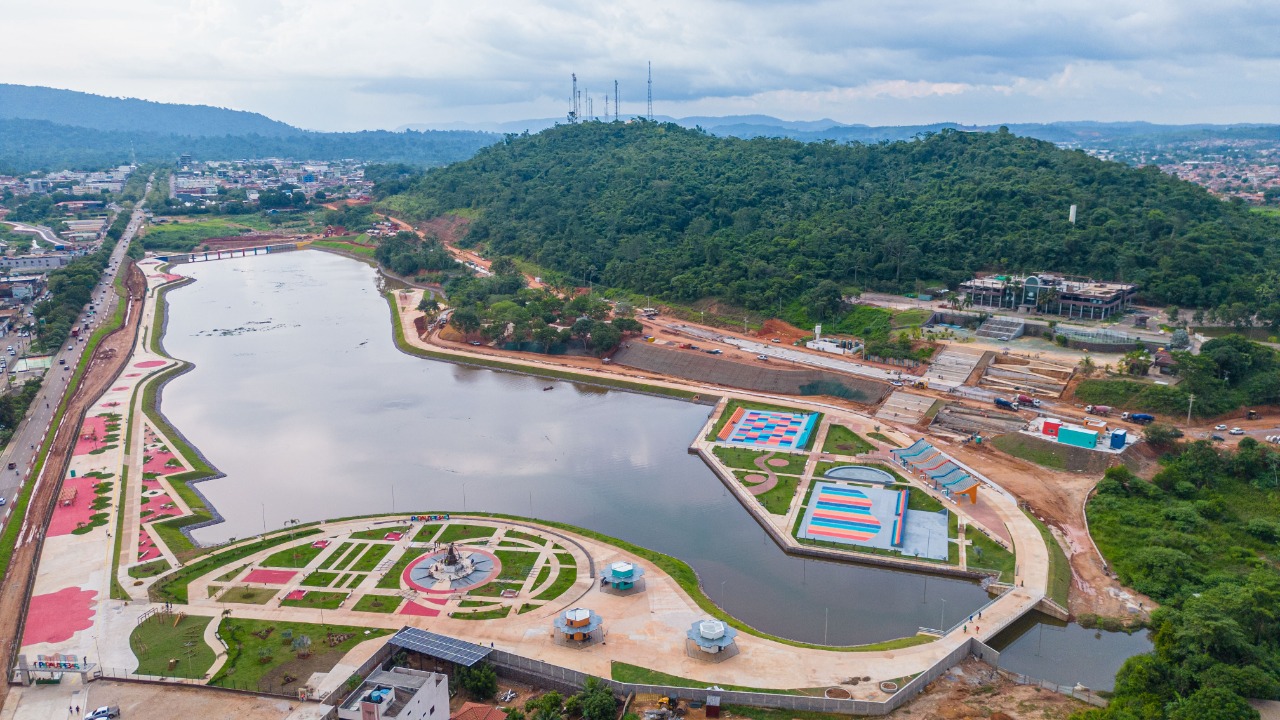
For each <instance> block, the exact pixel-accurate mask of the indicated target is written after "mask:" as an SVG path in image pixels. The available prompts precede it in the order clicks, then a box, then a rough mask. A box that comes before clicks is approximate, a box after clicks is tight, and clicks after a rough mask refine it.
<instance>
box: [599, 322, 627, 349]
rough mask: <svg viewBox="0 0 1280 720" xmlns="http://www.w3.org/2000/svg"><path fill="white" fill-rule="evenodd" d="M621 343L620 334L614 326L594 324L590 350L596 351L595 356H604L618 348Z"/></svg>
mask: <svg viewBox="0 0 1280 720" xmlns="http://www.w3.org/2000/svg"><path fill="white" fill-rule="evenodd" d="M621 342H622V332H621V331H619V330H618V328H617V327H616V326H615V325H612V324H610V323H595V324H594V326H593V327H592V329H591V348H592V349H593V350H595V351H596V354H597V355H604V354H605V353H607V352H609V351H610V350H613V349H614V348H616V347H618V344H619V343H621Z"/></svg>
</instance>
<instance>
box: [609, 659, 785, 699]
mask: <svg viewBox="0 0 1280 720" xmlns="http://www.w3.org/2000/svg"><path fill="white" fill-rule="evenodd" d="M609 677H610V678H611V679H613V680H617V681H618V682H624V683H632V684H634V685H666V686H667V687H687V688H705V687H710V686H712V685H715V686H716V687H719V688H722V689H724V690H735V691H738V692H756V693H769V694H771V695H800V694H801V693H798V692H796V691H794V690H772V689H768V688H755V687H746V686H744V685H726V684H725V683H708V682H702V681H701V680H690V679H689V678H684V677H680V676H679V675H672V674H670V673H664V672H662V671H660V670H650V669H649V668H644V667H640V666H639V665H632V664H631V663H624V662H621V661H619V660H614V661H612V662H611V663H609Z"/></svg>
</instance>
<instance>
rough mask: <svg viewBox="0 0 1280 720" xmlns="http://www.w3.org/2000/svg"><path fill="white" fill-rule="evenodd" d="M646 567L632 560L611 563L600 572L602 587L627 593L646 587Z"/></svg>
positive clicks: (615, 591)
mask: <svg viewBox="0 0 1280 720" xmlns="http://www.w3.org/2000/svg"><path fill="white" fill-rule="evenodd" d="M643 578H644V568H642V567H640V566H639V565H636V564H635V563H632V562H627V561H625V560H620V561H618V562H615V563H610V564H609V566H608V567H606V568H605V569H604V570H602V571H601V572H600V589H601V590H606V591H613V592H614V593H617V594H619V595H627V594H630V593H632V592H639V591H641V590H643V589H644V580H643Z"/></svg>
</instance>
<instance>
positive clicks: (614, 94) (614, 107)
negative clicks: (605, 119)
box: [613, 80, 619, 122]
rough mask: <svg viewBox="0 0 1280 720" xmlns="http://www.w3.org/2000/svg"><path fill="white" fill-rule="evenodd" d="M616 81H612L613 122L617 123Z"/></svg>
mask: <svg viewBox="0 0 1280 720" xmlns="http://www.w3.org/2000/svg"><path fill="white" fill-rule="evenodd" d="M618 110H619V108H618V81H617V80H614V81H613V121H614V122H617V121H618Z"/></svg>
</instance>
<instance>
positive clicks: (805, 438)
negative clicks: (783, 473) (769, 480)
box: [717, 408, 818, 450]
mask: <svg viewBox="0 0 1280 720" xmlns="http://www.w3.org/2000/svg"><path fill="white" fill-rule="evenodd" d="M817 419H818V416H817V415H816V414H813V413H787V412H776V411H773V410H748V409H746V408H738V409H737V411H736V412H734V414H733V417H731V418H729V422H728V423H726V424H725V426H724V428H723V429H722V430H721V431H720V434H719V436H718V438H717V439H719V440H721V441H722V442H726V443H729V444H730V445H742V446H747V447H760V448H774V449H778V450H797V449H800V448H803V447H804V446H805V444H806V443H808V442H809V435H810V434H811V433H812V432H813V426H814V425H815V424H816V422H817Z"/></svg>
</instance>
